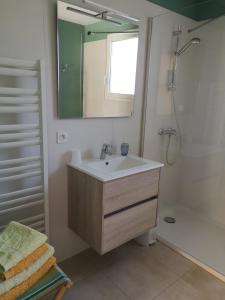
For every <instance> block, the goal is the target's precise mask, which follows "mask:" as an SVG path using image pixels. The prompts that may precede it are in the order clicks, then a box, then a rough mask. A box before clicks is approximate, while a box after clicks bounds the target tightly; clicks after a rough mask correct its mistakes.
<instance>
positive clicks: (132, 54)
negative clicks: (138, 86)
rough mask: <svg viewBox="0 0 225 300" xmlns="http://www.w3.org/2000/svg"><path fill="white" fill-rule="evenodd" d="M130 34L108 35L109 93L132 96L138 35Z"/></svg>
mask: <svg viewBox="0 0 225 300" xmlns="http://www.w3.org/2000/svg"><path fill="white" fill-rule="evenodd" d="M129 35H131V34H115V35H112V37H110V36H109V47H110V57H109V60H110V62H109V78H108V91H109V93H110V94H117V95H118V97H119V95H123V96H126V95H127V96H134V93H135V78H136V65H137V51H138V37H137V36H133V35H131V36H129Z"/></svg>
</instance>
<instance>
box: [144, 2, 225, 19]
mask: <svg viewBox="0 0 225 300" xmlns="http://www.w3.org/2000/svg"><path fill="white" fill-rule="evenodd" d="M148 1H149V2H152V3H155V4H158V5H160V6H162V7H165V8H167V9H169V10H172V11H174V12H176V13H178V14H181V15H183V16H186V17H189V18H191V19H193V20H195V21H204V20H207V19H211V18H216V17H219V16H222V15H225V1H224V0H148Z"/></svg>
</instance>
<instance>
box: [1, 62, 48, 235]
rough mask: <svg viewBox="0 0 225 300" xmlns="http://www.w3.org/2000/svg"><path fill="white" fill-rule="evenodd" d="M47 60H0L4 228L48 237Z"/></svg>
mask: <svg viewBox="0 0 225 300" xmlns="http://www.w3.org/2000/svg"><path fill="white" fill-rule="evenodd" d="M47 174H48V170H47V147H46V121H45V74H44V62H43V61H39V60H36V61H25V60H17V59H9V58H0V230H2V229H3V228H4V227H5V225H6V224H7V223H8V222H10V221H11V220H15V221H18V222H21V223H23V224H26V225H29V226H31V227H33V228H35V229H37V230H39V231H41V232H46V233H47V234H49V228H48V223H49V222H48V175H47Z"/></svg>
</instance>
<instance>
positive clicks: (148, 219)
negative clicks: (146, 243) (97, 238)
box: [102, 199, 157, 253]
mask: <svg viewBox="0 0 225 300" xmlns="http://www.w3.org/2000/svg"><path fill="white" fill-rule="evenodd" d="M156 216H157V199H153V200H150V201H148V202H145V203H142V204H140V205H136V206H135V207H132V208H130V209H127V210H125V211H122V212H120V213H117V214H115V215H112V216H110V217H107V218H105V219H104V223H103V237H102V253H106V252H108V251H110V250H112V249H114V248H116V247H118V246H120V245H122V244H123V243H125V242H127V241H129V240H131V239H133V238H135V237H137V236H138V235H140V234H142V233H144V232H145V231H147V230H148V229H149V228H152V227H155V226H156Z"/></svg>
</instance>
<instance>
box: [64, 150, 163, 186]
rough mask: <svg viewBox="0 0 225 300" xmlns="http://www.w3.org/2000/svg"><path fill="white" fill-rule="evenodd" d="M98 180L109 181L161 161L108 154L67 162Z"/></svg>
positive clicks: (156, 165) (153, 167)
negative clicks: (101, 158)
mask: <svg viewBox="0 0 225 300" xmlns="http://www.w3.org/2000/svg"><path fill="white" fill-rule="evenodd" d="M69 165H70V166H71V167H74V168H75V169H78V170H80V171H82V172H84V173H86V174H88V175H91V176H93V177H95V178H97V179H99V180H100V181H109V180H113V179H117V178H121V177H125V176H129V175H132V174H137V173H141V172H145V171H148V170H153V169H157V168H161V167H163V164H162V163H159V162H156V161H152V160H147V159H143V158H140V157H138V156H130V155H129V156H125V157H124V156H119V155H112V156H108V157H107V158H106V159H104V160H100V159H90V160H83V161H82V163H80V164H76V165H73V164H69Z"/></svg>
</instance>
